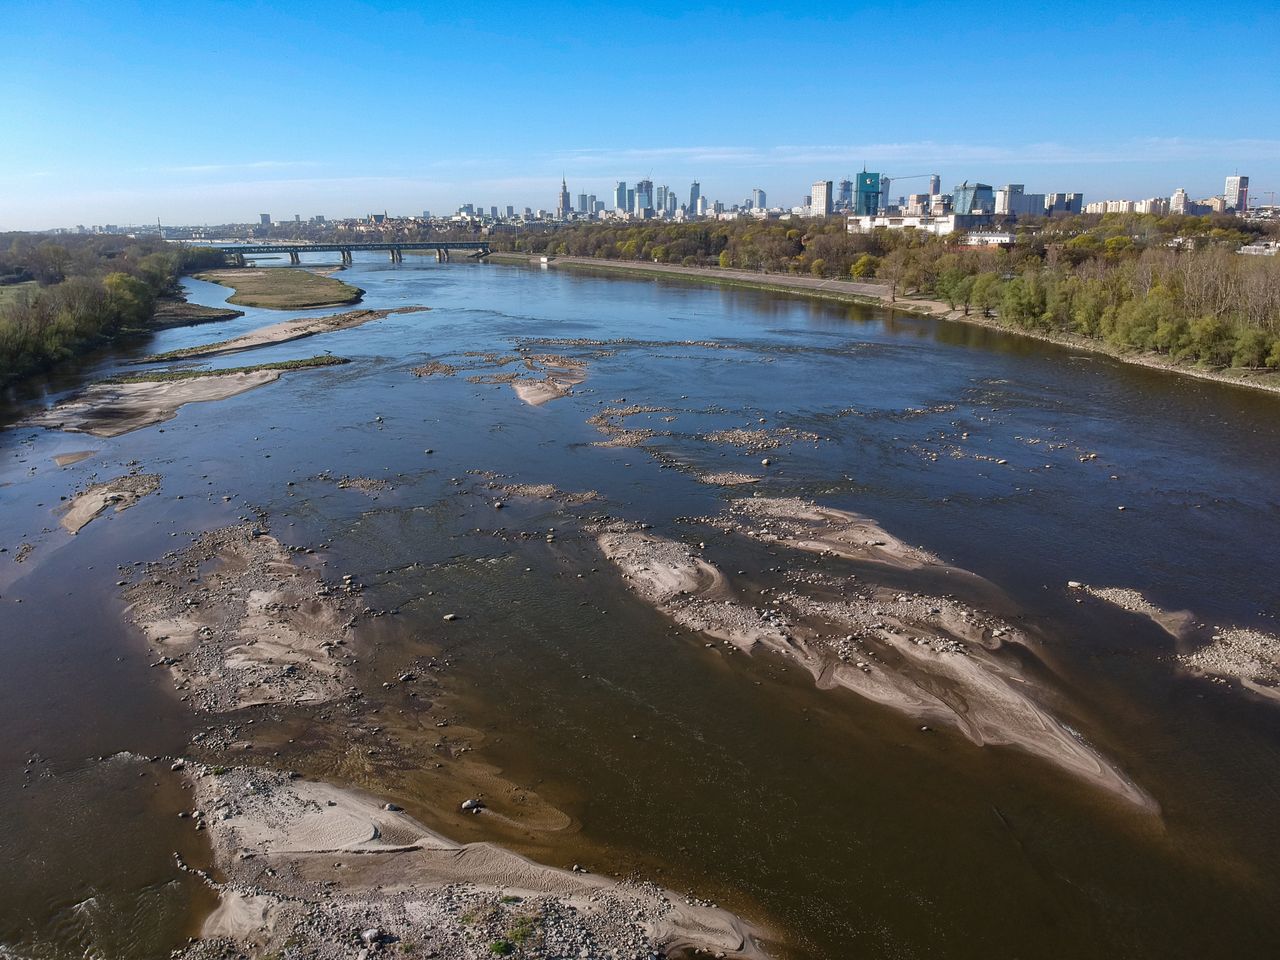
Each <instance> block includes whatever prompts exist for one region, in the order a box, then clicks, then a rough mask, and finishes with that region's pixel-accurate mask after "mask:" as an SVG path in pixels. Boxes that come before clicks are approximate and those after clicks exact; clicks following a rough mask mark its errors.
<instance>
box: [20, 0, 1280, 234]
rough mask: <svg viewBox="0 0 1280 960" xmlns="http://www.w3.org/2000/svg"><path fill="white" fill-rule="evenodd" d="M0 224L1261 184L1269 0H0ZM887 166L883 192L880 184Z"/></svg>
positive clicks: (1150, 191)
mask: <svg viewBox="0 0 1280 960" xmlns="http://www.w3.org/2000/svg"><path fill="white" fill-rule="evenodd" d="M5 16H6V27H7V30H6V33H7V47H8V49H9V51H10V55H9V56H7V57H5V58H4V59H3V60H2V61H0V93H2V94H3V96H0V129H3V130H4V131H5V136H4V137H3V138H2V139H0V183H4V184H5V185H6V189H4V190H3V192H0V230H3V229H41V228H48V227H53V226H69V225H74V224H77V223H80V224H103V223H117V224H127V223H148V222H150V223H154V221H155V220H156V218H160V219H162V220H163V221H164V222H165V223H167V224H181V223H224V222H236V221H248V220H251V219H254V218H256V216H257V214H258V213H259V212H271V213H272V214H273V215H275V216H277V217H279V218H281V219H283V218H285V217H288V216H292V215H293V214H295V213H297V214H301V215H302V216H303V217H304V218H305V217H308V216H311V215H314V214H324V215H326V216H328V217H343V216H356V215H361V214H364V213H367V212H370V211H374V210H376V211H381V210H383V209H386V210H388V211H390V212H392V213H419V212H421V211H422V210H423V209H430V210H432V211H433V212H440V213H444V212H450V211H452V210H453V209H455V208H456V207H457V206H458V205H459V204H461V203H467V202H471V203H483V204H485V205H489V204H498V205H505V204H508V203H510V204H515V205H516V206H517V207H523V206H530V207H534V208H537V207H551V206H553V204H554V199H555V191H556V189H557V188H558V185H559V180H560V177H561V175H563V176H565V177H566V178H567V179H568V183H569V188H570V191H571V192H572V193H573V194H575V195H576V194H577V193H579V192H583V193H595V194H597V195H598V196H600V197H601V198H605V197H607V196H608V195H610V193H611V190H612V187H613V183H614V181H615V180H619V179H623V180H627V181H628V182H631V181H634V180H635V179H638V178H639V177H642V176H651V177H652V178H653V179H654V180H655V181H656V182H658V183H667V184H670V185H671V186H672V187H673V188H675V189H676V190H677V192H678V193H679V194H681V195H684V194H686V193H687V190H688V185H689V182H690V180H693V179H698V180H700V181H701V183H702V189H703V193H704V194H705V195H708V196H711V197H714V198H718V199H722V200H725V201H726V202H736V201H739V200H741V199H742V198H744V197H746V196H749V194H750V191H751V189H752V188H753V187H761V188H763V189H765V190H766V191H767V192H768V195H769V201H770V203H771V204H788V205H790V204H794V203H798V202H800V199H801V197H802V196H803V194H804V193H806V192H807V191H808V185H809V184H810V183H812V182H813V181H814V180H815V179H818V178H823V179H838V178H840V177H842V176H845V175H849V174H852V173H854V172H856V171H857V170H859V169H861V168H862V166H863V164H864V163H865V164H866V165H867V168H868V169H872V170H876V171H878V172H880V173H883V174H886V175H889V176H892V177H904V176H908V175H913V174H925V173H938V174H940V175H941V176H942V181H943V187H944V189H949V188H950V186H951V185H952V183H954V182H960V181H961V180H964V179H969V180H975V179H976V180H983V181H984V182H988V183H993V184H1000V183H1004V182H1006V181H1012V182H1019V183H1025V184H1027V186H1028V188H1029V189H1031V190H1034V191H1067V190H1080V191H1083V192H1084V193H1085V195H1086V199H1090V200H1092V199H1105V198H1108V197H1129V198H1135V199H1136V198H1142V197H1148V196H1158V195H1164V196H1167V195H1169V194H1170V193H1171V192H1172V191H1173V190H1174V189H1176V188H1177V187H1186V188H1187V190H1188V191H1189V192H1190V193H1191V194H1192V195H1193V196H1209V195H1213V194H1216V193H1220V192H1221V190H1222V181H1223V177H1224V176H1225V175H1227V174H1230V173H1233V172H1237V171H1238V172H1240V173H1244V174H1247V175H1249V176H1250V178H1251V181H1252V183H1251V192H1252V195H1253V197H1254V198H1255V201H1256V202H1267V200H1268V199H1274V197H1268V192H1269V191H1272V190H1280V138H1278V135H1277V134H1276V132H1275V131H1276V123H1275V121H1276V119H1277V108H1276V102H1277V99H1276V98H1277V93H1280V68H1278V67H1277V63H1278V62H1280V57H1278V56H1277V54H1278V53H1280V42H1278V37H1277V29H1278V28H1277V24H1276V18H1275V16H1274V6H1273V5H1272V4H1269V3H1262V2H1242V3H1237V4H1233V5H1231V6H1230V8H1225V7H1219V6H1213V7H1211V6H1209V5H1208V4H1201V3H1185V4H1178V5H1170V4H1167V3H1153V2H1141V3H1131V4H1125V5H1123V9H1121V7H1120V5H1115V4H1104V3H1101V2H1085V0H1073V2H1064V3H1056V4H1053V5H1048V4H1039V3H1036V4H1022V5H1017V6H1010V5H1006V4H1000V3H996V2H992V0H980V2H975V3H967V4H954V3H945V2H936V0H935V2H925V0H916V2H910V3H906V4H899V5H896V6H895V8H894V11H893V14H892V16H888V15H886V14H885V12H884V8H883V7H882V6H879V5H873V4H867V3H855V4H851V5H846V6H843V7H840V8H839V9H838V10H836V9H830V8H820V7H812V6H800V5H792V4H781V5H779V4H774V5H765V4H758V3H745V4H739V5H738V7H737V9H735V10H732V11H724V10H719V9H715V8H712V7H710V6H701V7H700V6H684V5H675V4H666V3H650V4H636V3H631V2H627V3H620V4H616V5H613V6H612V7H610V8H609V9H608V10H607V11H605V10H603V9H602V8H599V7H598V6H594V5H588V4H582V3H574V2H559V0H553V2H547V3H541V4H539V5H537V6H532V5H528V4H512V3H504V2H496V3H490V4H487V5H485V6H482V7H476V8H472V9H468V10H467V11H465V12H464V13H461V14H459V13H457V12H453V11H445V10H441V9H439V8H436V7H429V6H428V7H423V6H421V5H419V4H414V3H409V2H405V0H396V2H376V3H343V4H338V3H332V2H327V0H326V2H319V3H313V4H309V5H295V6H283V5H282V6H279V7H277V8H274V9H273V8H270V7H268V6H266V5H262V4H257V3H252V2H245V0H229V2H224V3H197V4H192V5H188V6H186V7H177V8H173V9H171V10H166V12H165V14H164V16H157V15H156V12H155V9H154V8H153V7H150V6H149V5H145V4H142V3H139V2H134V0H126V2H120V3H117V4H112V5H110V6H101V5H92V4H89V3H86V2H83V0H66V2H53V3H35V2H31V0H18V2H16V3H11V4H9V5H7V8H6V15H5ZM903 189H904V191H909V190H910V189H911V187H910V185H909V184H904V187H903Z"/></svg>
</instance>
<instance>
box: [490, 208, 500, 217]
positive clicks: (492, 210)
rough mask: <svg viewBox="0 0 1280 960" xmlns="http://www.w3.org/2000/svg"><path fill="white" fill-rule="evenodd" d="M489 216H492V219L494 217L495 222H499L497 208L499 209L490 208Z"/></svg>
mask: <svg viewBox="0 0 1280 960" xmlns="http://www.w3.org/2000/svg"><path fill="white" fill-rule="evenodd" d="M489 216H490V217H492V218H493V219H494V220H497V219H498V208H497V207H490V208H489Z"/></svg>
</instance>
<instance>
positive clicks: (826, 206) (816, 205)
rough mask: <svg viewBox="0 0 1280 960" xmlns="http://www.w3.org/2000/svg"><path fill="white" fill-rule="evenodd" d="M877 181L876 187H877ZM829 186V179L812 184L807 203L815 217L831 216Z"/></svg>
mask: <svg viewBox="0 0 1280 960" xmlns="http://www.w3.org/2000/svg"><path fill="white" fill-rule="evenodd" d="M879 186H880V185H879V183H877V184H876V188H877V189H879ZM831 188H832V183H831V181H830V180H817V181H815V182H814V184H813V193H811V194H810V195H809V196H810V198H811V200H810V203H809V210H810V212H811V213H812V214H813V215H814V216H815V217H829V216H831Z"/></svg>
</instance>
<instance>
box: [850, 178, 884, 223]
mask: <svg viewBox="0 0 1280 960" xmlns="http://www.w3.org/2000/svg"><path fill="white" fill-rule="evenodd" d="M879 211H880V174H878V173H868V172H867V171H866V170H863V171H862V172H861V173H860V174H858V195H857V198H856V199H855V200H854V202H853V212H854V213H856V214H857V215H858V216H860V217H874V216H875V215H876V214H877V213H878V212H879Z"/></svg>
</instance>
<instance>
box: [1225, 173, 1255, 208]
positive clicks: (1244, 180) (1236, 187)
mask: <svg viewBox="0 0 1280 960" xmlns="http://www.w3.org/2000/svg"><path fill="white" fill-rule="evenodd" d="M1222 199H1223V202H1224V205H1225V206H1226V209H1228V210H1234V211H1235V212H1236V213H1239V214H1241V215H1243V214H1245V213H1246V212H1248V210H1249V178H1248V177H1240V176H1235V177H1227V186H1226V189H1225V190H1223V191H1222Z"/></svg>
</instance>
